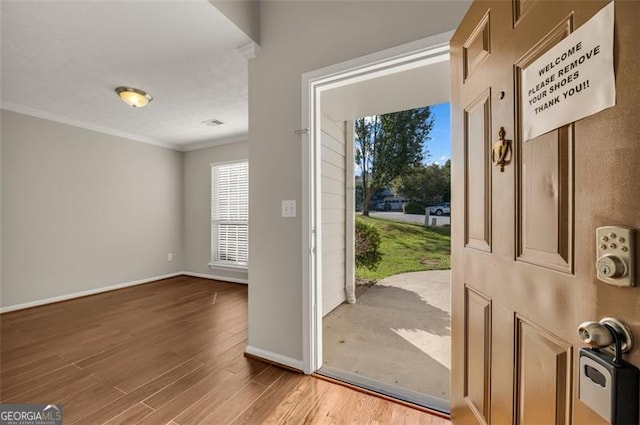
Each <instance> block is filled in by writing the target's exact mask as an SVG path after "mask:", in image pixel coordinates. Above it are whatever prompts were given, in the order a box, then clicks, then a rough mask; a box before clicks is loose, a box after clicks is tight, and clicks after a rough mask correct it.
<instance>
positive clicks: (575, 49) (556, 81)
mask: <svg viewBox="0 0 640 425" xmlns="http://www.w3.org/2000/svg"><path fill="white" fill-rule="evenodd" d="M613 26H614V6H613V2H611V3H609V4H608V5H607V6H605V7H604V8H603V9H602V10H601V11H599V12H598V13H597V14H596V15H595V16H593V18H591V19H590V20H589V21H587V22H586V23H585V24H584V25H582V26H581V27H580V28H578V29H577V30H576V31H574V32H573V33H571V34H570V35H568V36H567V37H566V38H564V39H563V40H561V41H560V42H559V43H558V44H556V45H555V46H554V47H552V48H551V49H550V50H549V51H547V52H546V53H545V54H544V55H542V56H540V57H539V58H538V59H536V61H535V62H533V63H532V64H531V65H529V66H528V67H526V68H525V69H524V70H523V71H522V93H520V95H521V97H520V98H521V99H522V102H521V108H522V109H521V110H522V121H523V122H522V129H523V134H522V135H523V140H524V141H527V140H530V139H533V138H534V137H538V136H540V135H541V134H544V133H546V132H548V131H551V130H555V129H556V128H559V127H562V126H563V125H566V124H569V123H572V122H574V121H577V120H579V119H582V118H585V117H588V116H589V115H593V114H595V113H597V112H600V111H602V110H603V109H607V108H610V107H612V106H614V105H615V103H616V85H615V76H614V73H613Z"/></svg>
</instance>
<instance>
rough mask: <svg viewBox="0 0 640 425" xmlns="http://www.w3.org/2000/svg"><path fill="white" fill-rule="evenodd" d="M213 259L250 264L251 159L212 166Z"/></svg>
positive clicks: (228, 263)
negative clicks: (249, 160) (249, 161)
mask: <svg viewBox="0 0 640 425" xmlns="http://www.w3.org/2000/svg"><path fill="white" fill-rule="evenodd" d="M211 263H212V265H221V266H231V267H242V268H246V267H247V266H248V265H249V163H248V162H236V163H232V164H213V165H212V166H211Z"/></svg>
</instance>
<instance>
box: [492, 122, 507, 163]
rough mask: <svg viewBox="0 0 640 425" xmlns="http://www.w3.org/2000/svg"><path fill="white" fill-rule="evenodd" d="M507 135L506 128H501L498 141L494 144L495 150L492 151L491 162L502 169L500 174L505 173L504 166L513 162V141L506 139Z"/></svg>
mask: <svg viewBox="0 0 640 425" xmlns="http://www.w3.org/2000/svg"><path fill="white" fill-rule="evenodd" d="M505 135H506V132H505V131H504V127H500V131H498V141H497V142H495V143H494V144H493V149H491V162H493V165H495V166H496V167H500V172H504V166H505V165H506V164H508V163H509V162H511V140H507V139H505V138H504V136H505Z"/></svg>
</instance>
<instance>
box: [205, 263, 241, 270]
mask: <svg viewBox="0 0 640 425" xmlns="http://www.w3.org/2000/svg"><path fill="white" fill-rule="evenodd" d="M208 265H209V268H210V269H213V270H228V271H234V272H248V271H249V266H234V265H231V264H219V263H209V264H208Z"/></svg>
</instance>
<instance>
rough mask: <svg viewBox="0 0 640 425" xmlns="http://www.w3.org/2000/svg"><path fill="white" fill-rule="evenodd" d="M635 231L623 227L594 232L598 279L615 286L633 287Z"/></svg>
mask: <svg viewBox="0 0 640 425" xmlns="http://www.w3.org/2000/svg"><path fill="white" fill-rule="evenodd" d="M635 245H636V244H635V231H634V229H632V228H630V227H625V226H604V227H599V228H598V229H597V230H596V250H597V256H598V259H597V260H596V273H597V275H598V279H600V280H601V281H603V282H606V283H608V284H610V285H615V286H635V283H636V282H635V280H636V276H635V275H636V267H635Z"/></svg>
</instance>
